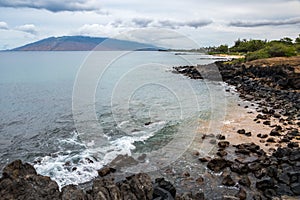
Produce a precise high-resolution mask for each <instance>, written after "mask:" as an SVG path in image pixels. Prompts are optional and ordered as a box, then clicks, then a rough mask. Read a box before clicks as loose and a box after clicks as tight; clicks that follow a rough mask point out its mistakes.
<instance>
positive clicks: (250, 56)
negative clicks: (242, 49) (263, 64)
mask: <svg viewBox="0 0 300 200" xmlns="http://www.w3.org/2000/svg"><path fill="white" fill-rule="evenodd" d="M269 57H270V54H269V53H268V51H267V50H266V48H264V49H261V50H258V51H254V52H250V53H247V55H246V58H245V59H246V61H251V60H257V59H262V58H269Z"/></svg>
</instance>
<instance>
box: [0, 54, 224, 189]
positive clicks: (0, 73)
mask: <svg viewBox="0 0 300 200" xmlns="http://www.w3.org/2000/svg"><path fill="white" fill-rule="evenodd" d="M211 62H214V59H213V57H210V56H207V55H203V54H184V55H178V54H176V53H172V52H151V51H150V52H142V51H137V52H116V51H107V52H105V51H102V52H1V53H0V168H1V169H2V168H3V167H4V166H5V165H6V164H7V163H9V162H11V161H13V160H15V159H22V160H23V161H26V162H29V163H32V164H33V165H34V167H35V168H36V170H37V172H38V173H41V174H43V175H48V176H50V177H51V178H52V179H54V180H56V181H57V182H58V184H59V185H60V186H64V185H67V184H71V183H72V184H78V183H83V182H86V181H89V180H91V179H92V178H94V177H96V176H97V169H100V168H101V167H102V166H103V165H105V164H107V163H109V162H111V161H113V160H114V159H115V158H116V157H117V156H118V155H128V156H131V157H132V158H134V159H136V160H139V159H141V157H142V161H141V162H138V163H136V164H135V165H134V166H133V165H131V166H130V167H127V168H126V169H124V170H128V171H133V172H137V171H146V172H147V171H151V170H157V169H158V168H160V167H164V166H167V165H168V164H169V163H171V162H172V161H175V160H176V159H178V157H180V155H181V154H182V153H183V152H184V151H185V150H186V149H187V148H188V146H189V144H190V143H191V141H192V140H193V138H194V136H195V134H197V127H198V126H201V123H200V122H199V119H201V120H206V121H209V120H211V121H212V122H217V121H219V120H221V119H222V117H223V114H224V110H225V109H226V103H227V102H226V99H225V96H224V85H223V84H222V83H221V82H210V81H205V80H191V79H189V78H187V77H184V76H182V75H179V74H175V73H172V67H173V66H179V65H191V64H208V63H211Z"/></svg>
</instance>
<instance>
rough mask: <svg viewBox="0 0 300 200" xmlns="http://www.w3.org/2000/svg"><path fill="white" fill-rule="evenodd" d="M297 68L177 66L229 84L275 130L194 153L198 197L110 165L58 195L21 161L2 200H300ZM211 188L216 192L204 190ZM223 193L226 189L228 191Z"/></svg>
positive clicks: (221, 139)
mask: <svg viewBox="0 0 300 200" xmlns="http://www.w3.org/2000/svg"><path fill="white" fill-rule="evenodd" d="M298 67H299V66H298ZM296 68H297V66H296V67H295V66H290V65H277V66H259V65H258V66H254V65H250V66H246V65H244V64H236V65H232V64H229V63H226V62H216V63H214V64H211V65H206V66H181V67H174V70H175V72H177V73H180V74H183V75H185V76H188V77H190V78H192V79H203V78H205V79H209V80H219V78H220V77H222V79H223V81H224V82H226V83H228V84H229V85H233V86H235V88H236V89H237V91H238V93H239V95H240V97H241V98H242V99H244V100H245V101H248V102H250V103H253V106H255V105H258V106H257V107H256V110H257V112H258V114H257V115H256V117H255V118H254V119H253V121H254V122H255V123H257V124H260V125H263V126H266V127H269V128H270V132H269V134H261V133H255V132H253V131H252V132H251V131H249V130H248V129H247V126H246V127H243V128H240V129H238V130H235V131H234V132H233V131H232V132H230V134H236V135H239V136H241V135H242V136H243V137H247V138H250V139H251V138H256V139H257V138H258V139H259V140H258V141H259V142H258V143H254V142H249V143H241V144H232V141H230V139H228V138H227V135H225V134H218V135H212V136H205V135H204V136H203V137H202V139H203V140H205V139H207V138H210V137H214V138H215V139H216V140H217V142H216V145H217V146H218V151H217V153H216V155H214V156H211V157H201V156H200V154H199V152H194V153H193V155H192V156H193V157H194V158H195V159H196V162H199V164H200V165H205V166H207V168H208V170H207V171H206V172H205V173H204V174H203V175H202V176H200V177H191V176H190V174H189V173H188V172H186V173H184V174H183V176H184V177H186V179H187V180H193V184H197V185H196V186H193V187H196V188H198V192H195V191H193V192H186V193H183V194H178V192H177V191H176V188H175V187H174V186H173V185H172V183H170V182H168V181H167V180H165V179H164V178H157V179H155V180H152V178H151V175H149V174H145V173H139V174H134V175H130V176H127V177H126V178H124V179H118V180H116V179H115V174H114V173H115V168H113V167H105V168H103V169H101V170H99V171H98V174H99V176H98V177H97V178H95V179H94V180H93V181H92V183H91V186H90V187H87V188H84V189H82V188H81V187H80V186H75V185H68V186H65V187H63V188H62V189H61V190H59V187H58V185H57V183H56V182H55V181H52V180H51V179H50V178H49V177H46V176H41V175H38V174H37V173H36V171H35V169H34V168H33V167H32V166H31V165H30V164H27V163H22V162H21V161H20V160H16V161H14V162H12V163H10V164H8V165H7V166H6V167H5V168H4V169H3V175H2V178H1V179H0V196H1V199H78V200H79V199H87V200H89V199H107V200H110V199H116V200H117V199H128V200H129V199H130V200H131V199H133V200H134V199H137V200H140V199H156V200H159V199H161V200H162V199H199V200H201V199H232V200H235V199H237V200H238V199H241V200H243V199H262V200H263V199H299V198H300V149H299V142H300V132H299V127H300V112H299V111H300V74H299V70H298V68H297V69H296ZM220 75H221V76H220ZM254 104H255V105H254ZM262 147H264V148H262ZM266 147H267V148H269V149H268V151H266V150H265V149H266ZM167 171H168V169H167ZM194 179H195V180H194ZM194 182H195V183H194ZM207 184H209V185H210V187H211V188H212V191H213V192H214V193H215V195H209V194H208V192H210V193H211V191H205V188H206V186H205V185H207ZM224 190H228V191H229V192H226V193H223V192H222V191H224Z"/></svg>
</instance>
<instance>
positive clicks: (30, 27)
mask: <svg viewBox="0 0 300 200" xmlns="http://www.w3.org/2000/svg"><path fill="white" fill-rule="evenodd" d="M16 30H18V31H22V32H25V33H30V34H32V35H36V34H37V29H36V26H35V25H34V24H24V25H22V26H18V27H16Z"/></svg>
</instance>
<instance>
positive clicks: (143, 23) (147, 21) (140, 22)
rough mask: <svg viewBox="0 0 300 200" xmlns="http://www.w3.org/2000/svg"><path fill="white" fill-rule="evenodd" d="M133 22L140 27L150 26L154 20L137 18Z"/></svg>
mask: <svg viewBox="0 0 300 200" xmlns="http://www.w3.org/2000/svg"><path fill="white" fill-rule="evenodd" d="M132 22H133V24H134V25H136V26H137V27H140V28H146V27H148V26H149V24H150V23H152V22H153V20H151V19H144V18H135V19H133V20H132Z"/></svg>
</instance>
